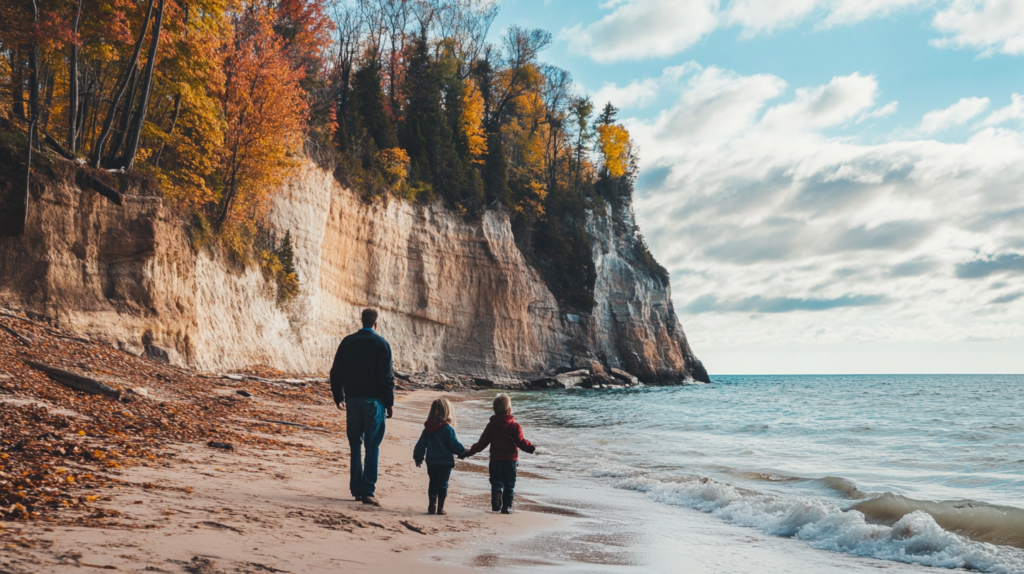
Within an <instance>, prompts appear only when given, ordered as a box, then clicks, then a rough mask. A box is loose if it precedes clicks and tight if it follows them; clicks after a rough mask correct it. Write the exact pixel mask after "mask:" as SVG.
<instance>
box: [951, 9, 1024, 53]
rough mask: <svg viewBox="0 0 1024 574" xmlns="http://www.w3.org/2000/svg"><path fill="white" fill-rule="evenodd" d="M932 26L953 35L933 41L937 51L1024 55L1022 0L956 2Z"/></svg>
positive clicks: (1023, 10)
mask: <svg viewBox="0 0 1024 574" xmlns="http://www.w3.org/2000/svg"><path fill="white" fill-rule="evenodd" d="M932 25H933V26H934V27H935V29H937V30H939V31H940V32H944V33H946V34H950V36H949V37H946V38H940V39H936V40H932V42H931V44H932V45H933V46H935V47H939V48H946V47H953V48H976V49H979V50H981V51H982V53H983V54H984V55H990V54H993V53H995V52H1002V53H1004V54H1012V55H1024V2H1021V1H1020V0H953V1H952V3H950V5H949V6H948V7H946V8H945V9H944V10H940V11H939V12H938V13H937V14H935V18H934V19H933V20H932Z"/></svg>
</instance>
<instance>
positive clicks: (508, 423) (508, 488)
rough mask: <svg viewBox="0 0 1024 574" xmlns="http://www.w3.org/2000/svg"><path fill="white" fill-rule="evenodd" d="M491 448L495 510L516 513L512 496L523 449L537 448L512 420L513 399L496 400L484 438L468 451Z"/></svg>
mask: <svg viewBox="0 0 1024 574" xmlns="http://www.w3.org/2000/svg"><path fill="white" fill-rule="evenodd" d="M488 444H489V445H491V462H490V464H489V465H488V471H489V472H490V477H491V510H493V511H494V512H497V511H499V510H500V511H501V513H502V514H512V497H513V496H514V494H515V488H516V467H517V466H518V465H519V449H522V450H525V451H526V452H528V453H531V454H532V453H533V452H534V451H536V450H537V447H535V446H533V444H531V443H530V441H528V440H526V438H524V437H523V427H521V426H519V423H517V422H516V419H514V418H512V399H510V398H509V396H508V395H498V396H497V397H495V398H494V416H493V417H491V422H489V423H487V428H485V429H484V433H483V434H482V435H480V440H479V441H477V443H476V444H475V445H473V446H472V448H470V449H469V450H468V451H466V456H473V455H474V454H476V453H478V452H481V451H483V450H484V449H485V448H487V445H488Z"/></svg>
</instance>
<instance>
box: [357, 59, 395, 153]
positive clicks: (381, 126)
mask: <svg viewBox="0 0 1024 574" xmlns="http://www.w3.org/2000/svg"><path fill="white" fill-rule="evenodd" d="M380 73H381V68H380V62H379V61H378V60H377V58H376V57H375V56H373V55H372V54H371V55H367V57H365V58H364V59H363V65H362V67H360V68H359V70H358V71H357V72H356V73H355V74H354V77H353V79H352V107H353V110H352V111H353V116H355V118H354V122H353V123H356V124H357V125H358V126H359V127H361V128H363V129H365V130H366V134H367V135H368V136H369V137H370V139H372V140H373V143H374V146H376V148H377V149H390V148H393V147H397V146H398V140H397V138H395V130H394V128H393V127H392V125H391V119H390V118H389V117H388V114H387V111H386V110H385V109H384V91H383V90H382V89H381V86H380ZM351 133H352V136H353V137H355V138H359V137H360V135H359V133H358V132H356V131H355V130H353V131H352V132H351Z"/></svg>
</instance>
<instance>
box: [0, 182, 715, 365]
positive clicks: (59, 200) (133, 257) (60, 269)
mask: <svg viewBox="0 0 1024 574" xmlns="http://www.w3.org/2000/svg"><path fill="white" fill-rule="evenodd" d="M605 207H606V209H604V210H603V213H589V214H588V221H587V231H588V235H589V237H590V239H591V242H592V247H593V257H594V263H595V269H596V272H597V281H596V284H595V288H594V297H595V301H596V306H595V308H594V309H593V310H592V312H591V313H589V314H586V313H565V312H562V311H560V309H559V305H558V301H557V300H556V299H555V297H554V296H553V295H552V293H551V291H550V290H549V289H548V288H547V286H546V285H545V284H544V282H543V281H542V280H541V278H540V276H539V275H538V274H537V272H536V271H535V270H534V268H533V267H531V266H530V265H529V264H528V262H527V261H526V260H525V259H524V257H523V255H522V253H521V252H520V250H519V249H518V248H517V246H516V243H515V238H514V237H513V233H512V228H511V225H510V223H509V218H508V216H507V214H506V213H505V212H504V211H502V210H489V211H486V212H485V213H484V214H483V216H482V217H481V218H480V220H479V221H466V220H465V219H464V218H462V217H461V216H459V215H457V214H456V213H454V212H452V211H450V210H448V209H446V208H444V207H443V206H442V205H441V204H440V203H439V202H438V203H433V204H430V205H415V204H410V203H406V202H403V201H397V200H392V201H390V202H375V203H367V202H365V201H364V200H362V199H361V198H360V197H358V196H357V195H356V194H354V193H353V192H351V191H349V190H347V189H345V188H343V187H342V186H341V185H340V184H339V183H338V182H337V181H336V180H335V179H334V177H333V176H332V175H331V174H330V173H328V172H326V171H324V170H321V169H319V168H317V167H315V166H314V165H313V164H308V165H307V166H305V167H304V168H303V169H302V170H300V173H299V175H298V176H297V177H295V178H293V179H292V180H290V181H289V183H288V184H287V185H286V186H285V188H284V189H283V190H282V191H281V192H280V193H278V194H277V196H276V199H275V202H274V208H273V212H272V216H271V223H272V224H273V226H274V228H275V229H278V230H280V233H281V234H283V233H284V232H286V231H288V232H290V233H291V236H292V241H293V245H294V252H295V266H296V269H297V272H298V276H299V280H300V282H301V290H300V293H299V295H298V296H297V297H296V298H295V299H294V300H292V301H290V302H288V303H285V304H279V303H278V301H277V298H276V294H275V292H274V288H273V286H272V285H271V284H270V283H268V282H267V281H266V280H265V279H264V277H263V275H262V273H261V272H260V271H259V270H258V269H256V268H254V266H249V267H248V268H246V267H243V266H241V265H239V264H238V263H236V262H233V261H230V260H229V259H228V258H227V257H225V256H223V255H220V254H219V253H217V252H215V251H211V250H209V249H204V250H200V251H199V252H198V253H196V252H195V251H194V250H193V248H192V245H191V243H190V241H189V238H188V236H187V235H186V232H185V231H184V229H183V226H182V225H181V224H180V222H179V220H178V219H177V216H176V215H175V214H174V213H173V212H172V211H171V210H170V209H168V208H167V207H165V206H164V203H163V200H162V199H161V198H160V197H156V196H146V195H138V194H131V193H128V194H126V195H125V196H124V206H123V207H121V206H117V205H114V204H112V203H110V202H109V201H107V200H106V199H104V198H103V197H101V196H99V195H97V194H96V193H93V192H91V191H84V192H83V191H81V190H80V189H79V188H77V187H76V186H75V183H74V178H73V177H70V178H68V177H64V178H62V177H60V176H59V174H56V175H54V177H52V178H51V182H50V183H49V184H47V185H37V186H35V187H34V190H33V195H32V198H31V201H30V202H29V208H28V216H27V220H26V225H25V229H24V231H23V232H22V233H20V234H17V235H13V236H10V237H2V238H0V304H2V305H4V306H7V307H12V308H17V309H22V310H25V311H27V312H30V313H32V314H35V315H37V316H41V317H45V318H47V319H49V320H52V321H54V322H56V323H58V324H61V325H64V326H66V327H68V328H71V329H73V330H76V331H79V332H83V333H87V334H88V335H89V336H90V337H93V338H95V339H97V340H101V341H104V342H107V343H110V344H112V345H115V346H117V347H119V348H122V349H125V350H128V351H131V352H135V353H140V354H141V353H147V354H149V355H151V356H154V357H157V358H163V359H166V360H168V361H170V362H172V363H175V364H180V365H187V366H189V367H192V368H196V369H202V370H208V371H217V370H230V369H236V368H241V367H245V366H248V365H256V364H262V365H267V366H271V367H275V368H278V369H281V370H285V371H290V372H307V373H323V372H326V371H327V370H328V369H329V368H330V362H331V359H332V357H333V354H334V351H335V349H336V346H337V343H338V341H339V340H340V338H341V337H342V336H344V335H345V334H347V333H349V332H351V331H353V330H355V328H357V326H358V325H357V320H358V314H359V313H358V312H359V309H361V308H362V307H366V306H375V307H378V308H379V309H380V310H381V332H382V334H383V335H384V336H385V337H387V338H388V340H389V341H390V342H391V344H392V347H393V349H394V354H395V359H396V368H399V369H402V370H406V371H414V372H417V371H425V370H429V371H445V372H452V373H462V374H472V375H478V376H485V377H489V378H495V379H502V378H527V377H530V376H533V375H536V374H539V373H542V372H545V371H548V370H551V369H555V368H557V367H562V366H573V367H586V366H590V365H592V364H593V362H595V361H596V362H599V363H601V364H602V365H603V366H604V367H606V368H611V367H615V368H620V369H623V370H626V371H628V372H630V373H632V374H634V375H636V376H637V377H638V378H640V380H642V381H645V382H648V383H659V384H672V383H678V382H682V381H685V380H688V379H696V380H701V381H707V380H708V376H707V372H706V371H705V370H704V368H703V366H702V365H701V363H700V361H699V360H697V359H696V357H695V356H694V355H693V352H692V351H691V350H690V347H689V345H688V343H687V340H686V336H685V334H684V333H683V329H682V327H681V325H680V324H679V321H678V319H677V317H676V314H675V311H674V310H673V308H672V301H671V292H670V286H669V285H668V281H667V280H665V279H662V278H660V277H658V276H656V275H655V274H652V273H650V272H649V271H647V270H645V269H644V268H643V266H641V265H638V264H637V262H636V256H635V253H636V242H637V241H640V239H639V236H638V234H637V229H636V224H635V222H634V219H633V213H632V208H631V206H630V205H629V204H628V203H624V204H621V205H611V204H606V206H605Z"/></svg>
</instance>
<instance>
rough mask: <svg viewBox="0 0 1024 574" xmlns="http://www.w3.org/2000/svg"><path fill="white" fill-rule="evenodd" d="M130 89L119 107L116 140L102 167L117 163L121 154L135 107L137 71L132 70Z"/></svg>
mask: <svg viewBox="0 0 1024 574" xmlns="http://www.w3.org/2000/svg"><path fill="white" fill-rule="evenodd" d="M130 83H131V86H132V87H131V89H129V90H128V96H127V97H126V98H125V100H124V105H123V106H121V115H120V116H119V117H120V118H121V122H120V125H119V126H118V129H117V139H116V140H115V141H114V145H112V146H111V147H110V152H109V153H108V154H107V157H106V160H105V161H104V162H103V164H104V165H108V166H113V164H115V163H117V162H116V161H115V158H117V156H118V154H119V153H121V147H122V146H124V140H125V137H126V136H127V134H128V127H129V125H130V124H131V120H132V108H133V107H134V106H135V92H136V91H137V90H138V87H139V71H138V69H135V70H132V76H131V80H130Z"/></svg>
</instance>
